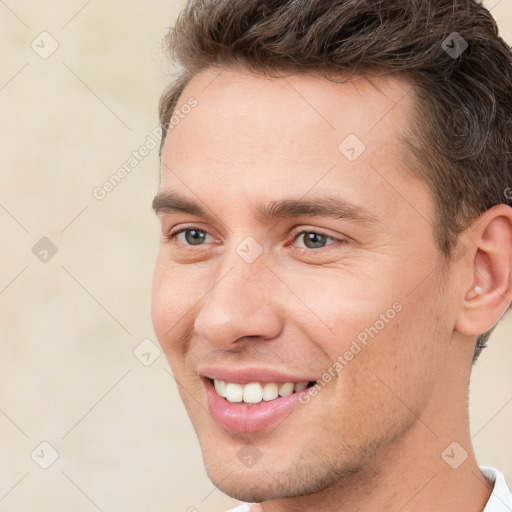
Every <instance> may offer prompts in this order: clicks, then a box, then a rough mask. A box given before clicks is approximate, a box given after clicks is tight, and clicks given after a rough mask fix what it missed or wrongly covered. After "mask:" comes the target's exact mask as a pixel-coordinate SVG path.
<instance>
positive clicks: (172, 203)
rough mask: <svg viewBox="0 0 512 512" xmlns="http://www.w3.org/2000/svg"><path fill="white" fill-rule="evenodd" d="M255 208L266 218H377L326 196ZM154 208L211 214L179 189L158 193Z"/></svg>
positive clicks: (201, 214)
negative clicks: (178, 191) (182, 194)
mask: <svg viewBox="0 0 512 512" xmlns="http://www.w3.org/2000/svg"><path fill="white" fill-rule="evenodd" d="M255 209H256V212H257V213H258V214H259V215H260V216H261V217H262V218H263V219H265V220H271V219H278V218H288V217H291V218H293V217H306V216H310V217H328V218H333V219H342V220H352V221H357V222H376V221H377V219H376V217H375V216H373V215H372V214H371V213H370V212H369V211H368V210H367V209H365V208H363V207H361V206H357V205H355V204H353V203H350V202H348V201H345V200H343V199H340V198H339V197H332V196H323V197H314V198H310V199H280V200H278V201H270V202H269V203H268V204H266V205H256V207H255ZM153 210H155V213H157V214H170V213H175V212H182V213H188V214H190V215H194V216H197V217H205V218H211V215H208V214H207V212H206V211H205V210H204V208H203V207H202V206H200V205H199V204H197V203H196V202H194V201H192V200H191V199H188V198H186V197H184V196H181V195H180V194H178V193H176V192H165V193H160V194H158V195H157V196H156V197H155V198H154V199H153Z"/></svg>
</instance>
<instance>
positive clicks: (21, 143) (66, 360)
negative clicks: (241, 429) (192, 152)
mask: <svg viewBox="0 0 512 512" xmlns="http://www.w3.org/2000/svg"><path fill="white" fill-rule="evenodd" d="M494 4H495V7H494V8H493V14H494V15H495V17H496V18H497V19H498V21H499V23H500V27H501V30H502V32H503V35H504V36H505V37H506V38H507V40H508V41H509V42H510V41H512V0H501V1H498V0H493V1H492V2H490V3H487V5H488V6H490V7H493V5H494ZM181 5H182V3H181V2H176V1H173V0H167V1H164V0H150V1H144V2H143V1H141V0H139V1H127V0H122V1H121V0H117V1H115V0H91V1H89V2H86V1H85V0H68V1H63V0H61V1H57V0H47V1H44V2H42V1H35V0H32V1H29V0H0V37H1V43H2V44H1V47H0V48H1V49H0V52H1V66H0V113H1V115H0V133H1V134H2V144H1V159H0V173H1V178H0V183H1V187H0V234H1V253H0V254H1V262H2V263H1V265H0V329H1V331H0V332H1V334H2V337H3V347H4V349H3V352H2V357H1V359H0V379H1V385H0V435H1V439H2V443H1V445H0V450H1V451H0V512H1V511H10V512H14V511H22V510H23V511H26V510H37V511H40V512H45V511H52V512H60V511H69V510H74V511H75V512H81V511H83V512H85V511H94V510H100V511H102V512H121V511H122V512H131V511H133V512H135V511H138V512H140V511H142V510H145V511H155V512H158V511H171V510H172V511H180V510H182V511H188V510H190V511H191V510H192V508H191V507H194V508H195V509H196V510H197V511H199V512H218V511H220V510H223V509H225V508H228V506H229V505H231V504H232V500H230V499H229V498H227V497H225V496H223V495H222V493H220V492H219V491H218V490H216V489H215V488H214V487H213V485H212V484H211V483H210V482H209V480H208V479H207V477H206V475H205V472H204V469H203V465H202V460H201V455H200V451H199V447H198V445H197V442H196V439H195V435H194V433H193V430H192V428H191V425H190V423H189V421H188V418H187V416H186V413H185V411H184V408H183V406H182V405H181V402H180V401H179V397H178V394H177V391H176V387H175V385H174V383H173V381H172V378H171V376H170V373H169V366H168V364H167V362H166V361H165V359H164V357H163V356H162V355H160V356H159V357H157V358H156V359H155V360H154V362H153V363H152V364H151V365H150V366H145V365H144V364H142V363H141V361H140V360H139V359H137V358H136V357H135V356H134V353H133V351H134V349H135V347H137V346H138V345H139V344H140V343H141V342H142V340H144V339H146V338H149V339H151V340H153V341H154V340H155V336H154V333H153V330H152V326H151V321H150V313H149V311H150V309H149V308H150V306H149V304H150V291H151V290H150V286H151V274H152V266H153V262H154V259H155V255H156V250H157V239H158V230H157V223H156V220H155V219H154V216H153V214H152V211H151V209H150V204H151V199H152V197H153V195H154V193H155V191H156V186H157V178H158V159H157V150H156V149H155V150H153V151H151V153H150V155H148V156H147V157H146V158H145V159H144V160H143V161H142V162H141V163H140V164H138V166H137V167H136V168H135V169H133V171H132V172H131V173H130V174H129V175H128V176H127V177H126V178H125V179H124V180H123V181H122V182H121V183H120V184H119V185H118V186H117V187H116V188H115V189H114V190H113V191H111V192H110V193H109V194H108V195H107V196H106V197H105V198H104V199H103V200H101V201H100V200H97V199H95V198H94V197H93V195H92V190H93V189H94V188H95V187H97V186H101V185H102V183H104V182H105V181H106V180H107V179H108V178H109V177H110V176H111V175H112V173H114V172H115V171H116V169H117V168H118V167H120V166H121V165H123V164H124V163H125V162H126V161H127V159H128V158H129V157H130V156H131V155H132V152H133V151H134V150H137V149H138V148H139V147H140V146H141V145H142V144H144V142H145V140H146V137H147V135H148V134H149V133H150V132H151V131H152V130H153V129H154V128H155V126H156V125H157V101H158V97H159V94H160V92H161V90H162V88H163V86H164V83H165V76H166V73H167V66H166V65H165V63H164V60H163V58H162V52H161V44H160V42H161V38H162V36H163V35H164V34H165V32H166V27H167V25H168V24H169V23H170V22H171V20H173V18H174V17H175V15H176V13H177V12H178V10H179V8H180V7H181ZM43 31H46V32H48V33H49V34H50V36H48V35H42V36H41V35H40V34H41V33H42V32H43ZM52 40H53V41H56V42H57V43H58V45H59V46H58V48H57V49H56V51H55V52H54V53H53V54H52V55H51V56H49V57H48V56H47V52H49V51H50V50H51V49H52V44H54V45H55V44H56V43H54V42H52ZM33 41H35V42H34V46H35V48H36V49H37V51H38V52H39V54H42V56H43V57H48V58H42V57H41V56H40V55H39V54H38V53H36V51H34V50H33V49H32V47H31V44H32V42H33ZM45 52H46V53H45ZM511 185H512V184H511ZM42 237H48V238H49V239H50V240H51V241H52V243H53V244H54V245H55V246H56V248H57V251H58V252H57V253H56V254H55V255H54V256H53V257H51V258H50V256H51V253H48V255H47V256H46V258H47V259H48V261H47V262H42V261H40V260H39V259H38V258H37V257H36V255H34V254H33V253H32V248H33V246H34V245H35V244H36V243H37V242H38V241H39V240H40V239H41V238H42ZM43 244H44V243H43ZM45 249H48V247H46V246H44V245H43V246H42V247H39V255H38V256H39V258H44V256H45V253H44V250H45ZM41 251H43V252H41ZM36 252H37V251H36ZM511 332H512V322H511V319H510V318H508V319H505V320H504V321H503V322H502V324H501V325H500V326H499V328H498V329H497V331H496V333H495V334H494V335H493V337H492V341H491V347H490V348H489V349H487V350H486V351H485V352H484V354H483V356H482V358H481V360H480V362H479V364H478V366H477V367H476V368H475V370H474V376H473V385H472V390H471V423H472V432H473V435H474V442H475V447H476V450H477V454H478V457H479V460H480V462H481V464H487V465H491V466H495V467H497V468H499V469H501V470H502V471H503V472H505V474H506V476H507V478H508V480H509V482H512V442H511V441H512V439H511V438H512V435H511V430H512V403H511V401H512V372H511V371H510V368H511V361H512V345H511V343H510V334H511ZM146 343H149V342H146ZM148 346H149V347H151V346H152V345H151V344H149V345H147V346H145V345H144V346H143V347H142V349H141V352H143V353H146V352H147V351H148V350H147V347H148ZM149 353H150V356H144V357H145V358H146V359H147V357H151V358H153V357H155V356H157V355H158V352H157V349H156V348H155V347H154V346H153V348H150V350H149ZM144 357H142V359H143V360H144ZM43 441H44V442H47V443H49V444H50V445H51V446H52V447H53V448H54V449H55V450H56V451H57V452H58V458H57V460H56V461H55V462H54V463H53V464H52V465H51V466H50V467H48V469H43V468H42V467H40V465H41V464H42V465H44V464H48V463H49V462H51V456H52V449H51V448H49V447H48V446H47V445H40V443H41V442H43ZM31 454H32V455H31Z"/></svg>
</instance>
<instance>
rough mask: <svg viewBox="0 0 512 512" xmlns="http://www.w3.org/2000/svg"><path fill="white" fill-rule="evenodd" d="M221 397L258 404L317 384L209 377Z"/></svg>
mask: <svg viewBox="0 0 512 512" xmlns="http://www.w3.org/2000/svg"><path fill="white" fill-rule="evenodd" d="M209 380H210V381H211V382H212V383H213V387H214V389H215V391H216V393H217V395H219V396H220V397H222V398H224V399H225V400H227V401H228V402H231V403H234V404H245V405H257V404H260V403H261V402H271V401H273V400H276V399H278V398H282V397H286V396H290V395H293V394H294V393H298V392H300V391H302V390H304V389H306V388H309V387H312V386H314V385H315V384H316V382H314V381H309V382H308V381H301V382H250V383H248V384H239V383H236V382H226V381H224V380H218V379H209Z"/></svg>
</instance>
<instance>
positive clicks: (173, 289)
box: [151, 257, 191, 354]
mask: <svg viewBox="0 0 512 512" xmlns="http://www.w3.org/2000/svg"><path fill="white" fill-rule="evenodd" d="M183 286H184V283H183V278H182V277H181V278H180V274H179V273H178V272H176V271H174V270H173V269H172V268H170V266H169V265H166V264H165V261H162V257H159V258H158V260H157V263H156V266H155V271H154V274H153V289H152V300H151V318H152V321H153V328H154V330H155V334H156V336H157V338H158V341H159V342H160V345H161V346H162V348H163V350H164V352H165V353H166V354H168V352H177V351H179V350H180V348H181V345H183V344H184V343H185V342H186V335H185V333H184V329H185V327H186V325H185V322H184V321H183V320H184V319H185V317H186V314H187V310H189V309H190V306H191V305H190V304H189V303H188V302H187V300H190V299H191V297H190V294H187V293H186V290H184V289H183ZM180 339H183V343H181V342H179V340H180ZM171 340H172V343H170V341H171Z"/></svg>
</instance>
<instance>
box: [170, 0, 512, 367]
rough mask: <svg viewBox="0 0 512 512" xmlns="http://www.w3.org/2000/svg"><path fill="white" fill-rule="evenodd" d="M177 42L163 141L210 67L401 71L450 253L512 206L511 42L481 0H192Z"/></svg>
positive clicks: (417, 148) (437, 227)
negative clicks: (493, 211)
mask: <svg viewBox="0 0 512 512" xmlns="http://www.w3.org/2000/svg"><path fill="white" fill-rule="evenodd" d="M166 46H167V49H168V50H170V51H171V53H172V57H173V59H174V60H175V61H176V62H177V63H178V64H179V65H181V70H180V72H179V74H178V75H177V77H176V79H175V80H174V81H173V82H172V83H171V84H170V85H169V87H168V88H167V89H166V90H165V91H164V93H163V95H162V97H161V100H160V122H161V125H162V130H163V137H162V146H163V143H164V140H165V136H166V133H167V128H168V126H169V122H170V119H171V116H172V114H173V112H174V109H175V107H176V104H177V102H178V100H179V97H180V95H181V93H182V92H183V90H184V88H185V87H186V85H187V84H188V83H189V81H190V80H191V79H192V77H193V76H194V75H196V74H197V73H199V72H200V71H203V70H205V69H207V68H211V67H214V66H215V67H228V66H243V67H245V68H246V69H248V70H250V71H253V72H256V73H261V74H270V75H272V76H275V75H274V74H275V73H276V72H278V73H287V72H306V73H316V74H321V75H323V76H324V77H325V78H327V79H330V78H331V77H332V76H339V75H340V74H343V73H344V74H347V73H349V74H353V73H357V74H360V75H365V74H366V75H375V74H379V75H382V74H389V73H399V74H401V75H403V76H404V77H406V78H407V79H408V80H409V82H410V83H411V84H412V85H413V87H414V90H415V92H416V96H417V100H418V101H417V112H416V119H417V120H418V123H417V127H413V134H414V136H413V137H409V138H408V140H407V144H408V146H409V150H410V151H409V152H410V153H411V154H412V155H414V157H415V159H416V161H417V162H418V163H419V164H420V166H421V177H422V178H423V179H424V180H425V181H426V182H427V183H428V185H429V187H430V189H431V190H432V193H433V197H434V201H435V205H436V218H435V223H434V226H433V232H434V236H435V238H436V241H437V243H438V245H439V248H440V251H441V253H442V255H444V256H445V257H446V259H449V258H450V257H452V256H453V254H454V252H455V246H456V242H457V238H458V235H459V234H460V233H461V232H462V231H464V230H465V229H466V228H467V227H468V225H469V224H470V222H471V221H472V220H473V219H474V218H476V217H477V216H479V215H480V214H482V213H483V212H484V211H486V210H488V209H489V208H492V207H493V206H495V205H497V204H502V203H504V204H508V205H509V206H512V193H511V194H509V193H507V192H506V191H507V190H508V191H510V190H511V189H510V188H509V187H511V186H512V54H511V50H510V47H509V46H508V45H507V44H506V43H505V42H504V41H503V39H502V38H501V37H499V35H498V28H497V25H496V22H495V20H494V18H493V17H492V15H491V14H490V12H489V11H488V10H487V9H485V8H484V7H483V6H482V5H481V3H480V2H477V1H475V0H190V1H189V2H188V4H187V7H186V8H185V9H184V11H183V12H182V13H181V14H180V16H179V18H178V20H177V22H176V24H175V26H174V28H173V29H172V30H171V31H170V32H169V34H168V36H167V37H166ZM162 146H161V148H160V151H161V149H162ZM491 331H492V329H491ZM491 331H488V332H487V333H484V334H482V335H481V336H480V337H479V338H478V342H477V344H476V348H475V355H474V360H476V358H477V357H478V355H479V354H480V351H481V350H482V348H483V347H485V344H486V342H487V339H488V337H489V335H490V333H491Z"/></svg>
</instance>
